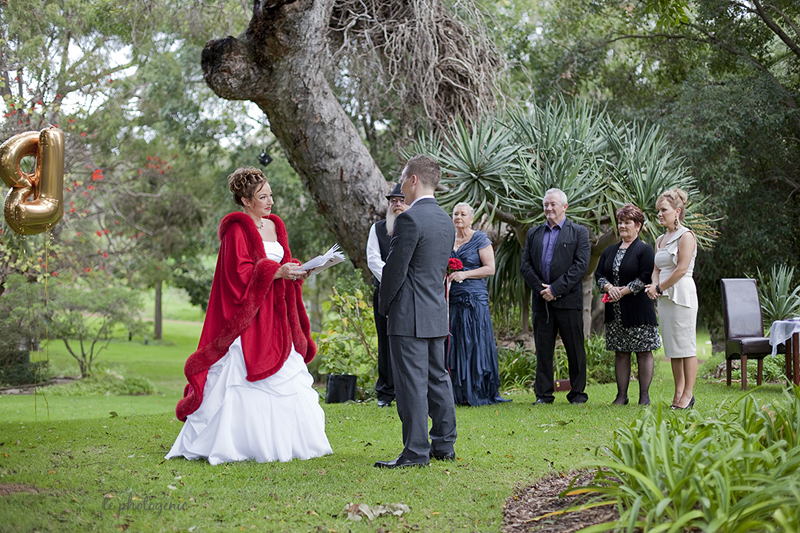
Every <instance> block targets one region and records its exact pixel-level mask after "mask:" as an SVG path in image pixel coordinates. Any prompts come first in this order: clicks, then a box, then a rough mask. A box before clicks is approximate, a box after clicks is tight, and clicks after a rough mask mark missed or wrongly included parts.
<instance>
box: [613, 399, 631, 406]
mask: <svg viewBox="0 0 800 533" xmlns="http://www.w3.org/2000/svg"><path fill="white" fill-rule="evenodd" d="M618 399H619V398H617V399H615V400H614V401H613V402H611V405H628V399H627V398H625V401H624V402H622V403H619V402H617V400H618Z"/></svg>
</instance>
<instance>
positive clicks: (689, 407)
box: [670, 396, 694, 410]
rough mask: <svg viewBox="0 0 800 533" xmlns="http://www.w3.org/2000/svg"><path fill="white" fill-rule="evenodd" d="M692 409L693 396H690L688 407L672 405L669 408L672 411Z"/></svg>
mask: <svg viewBox="0 0 800 533" xmlns="http://www.w3.org/2000/svg"><path fill="white" fill-rule="evenodd" d="M692 407H694V396H692V399H691V400H690V401H689V405H687V406H686V407H681V406H680V405H672V406H671V407H670V409H673V410H674V409H681V410H683V409H691V408H692Z"/></svg>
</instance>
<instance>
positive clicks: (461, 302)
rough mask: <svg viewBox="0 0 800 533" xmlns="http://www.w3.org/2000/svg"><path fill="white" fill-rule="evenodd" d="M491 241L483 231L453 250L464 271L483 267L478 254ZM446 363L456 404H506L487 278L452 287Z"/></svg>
mask: <svg viewBox="0 0 800 533" xmlns="http://www.w3.org/2000/svg"><path fill="white" fill-rule="evenodd" d="M491 245H492V242H491V241H490V240H489V237H488V236H487V235H486V234H485V233H484V232H482V231H475V233H474V234H473V235H472V238H471V239H470V240H469V241H468V242H466V243H464V244H463V245H462V246H461V247H460V248H459V249H458V251H452V252H451V253H450V257H455V258H457V259H459V260H461V262H462V263H463V265H464V270H475V269H478V268H480V267H482V266H483V263H481V258H480V255H479V251H480V250H482V249H483V248H486V247H487V246H491ZM448 344H449V350H448V354H447V364H448V368H449V370H450V380H451V381H452V383H453V396H454V398H455V403H456V405H464V404H467V405H487V404H491V403H498V402H507V401H509V400H505V399H503V398H501V397H500V392H499V390H500V371H499V369H498V366H497V345H496V343H495V340H494V330H493V329H492V317H491V314H490V313H489V291H488V290H487V288H486V280H485V279H465V280H464V281H462V282H461V283H456V282H454V283H451V284H450V342H449V343H448Z"/></svg>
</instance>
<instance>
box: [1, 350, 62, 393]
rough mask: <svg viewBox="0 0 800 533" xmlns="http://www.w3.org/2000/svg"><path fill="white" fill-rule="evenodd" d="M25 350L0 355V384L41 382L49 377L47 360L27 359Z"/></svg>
mask: <svg viewBox="0 0 800 533" xmlns="http://www.w3.org/2000/svg"><path fill="white" fill-rule="evenodd" d="M26 355H27V352H25V351H22V350H20V351H18V352H16V354H13V353H12V354H6V355H5V356H2V357H0V362H1V366H0V384H3V385H26V384H29V383H43V382H45V381H47V380H48V379H50V371H49V363H48V362H47V361H27V360H26V359H27V358H26V357H25V356H26Z"/></svg>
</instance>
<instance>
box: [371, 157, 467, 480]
mask: <svg viewBox="0 0 800 533" xmlns="http://www.w3.org/2000/svg"><path fill="white" fill-rule="evenodd" d="M440 178H441V170H440V169H439V164H438V163H437V162H436V160H434V159H433V158H430V157H428V156H424V155H417V156H414V157H412V158H411V159H410V160H409V161H408V163H407V164H406V166H405V168H404V169H403V173H402V174H401V176H400V184H401V187H402V191H403V195H404V196H405V199H406V204H408V205H409V206H410V207H409V208H408V209H406V211H405V212H403V213H401V214H399V215H398V216H397V218H396V219H395V222H394V232H393V233H392V243H391V246H390V248H389V255H388V256H387V257H386V264H385V265H384V267H383V278H382V281H381V288H380V297H379V306H380V309H379V311H380V313H381V314H382V315H385V316H386V317H387V332H388V335H389V349H390V353H391V354H392V357H391V359H392V373H393V377H394V389H395V400H396V401H397V413H398V414H399V416H400V421H401V422H402V424H403V452H402V453H401V454H400V456H399V457H398V458H397V459H393V460H391V461H378V462H376V463H375V466H376V467H379V468H397V467H404V466H421V465H427V464H428V463H429V461H430V459H438V460H444V461H452V460H454V459H455V451H454V449H453V444H454V443H455V440H456V412H455V406H454V404H453V390H452V385H451V383H450V374H449V373H448V371H447V368H446V367H445V363H444V341H445V337H446V336H447V332H448V323H447V302H446V301H445V294H444V280H445V276H446V274H447V261H448V258H449V257H450V250H452V249H453V243H454V242H455V228H454V226H453V221H452V220H450V217H449V216H448V215H447V213H445V212H444V210H442V208H441V207H439V204H438V203H437V202H436V200H435V199H434V197H433V191H434V189H435V188H436V185H437V184H438V183H439V179H440ZM428 416H430V418H431V419H432V421H433V424H432V427H431V430H430V441H428Z"/></svg>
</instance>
